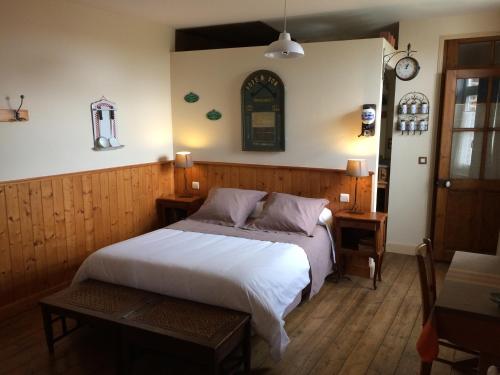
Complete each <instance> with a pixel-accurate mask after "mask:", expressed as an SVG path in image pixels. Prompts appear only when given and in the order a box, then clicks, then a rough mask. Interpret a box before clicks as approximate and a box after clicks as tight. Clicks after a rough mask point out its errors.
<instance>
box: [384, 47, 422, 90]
mask: <svg viewBox="0 0 500 375" xmlns="http://www.w3.org/2000/svg"><path fill="white" fill-rule="evenodd" d="M415 52H417V51H413V50H412V49H411V44H410V43H408V46H407V47H406V51H395V52H391V53H389V54H387V55H384V71H383V75H382V76H384V74H385V71H386V67H387V65H388V64H389V62H390V61H391V60H392V59H393V58H394V57H396V56H397V55H401V54H403V53H404V54H406V56H405V57H403V58H401V59H400V60H399V61H398V62H397V63H396V66H395V67H394V70H395V73H396V77H398V78H399V79H400V80H402V81H410V80H412V79H413V78H415V77H416V76H417V74H418V72H419V71H420V64H419V63H418V61H417V59H415V58H414V57H412V56H411V55H412V54H413V53H415Z"/></svg>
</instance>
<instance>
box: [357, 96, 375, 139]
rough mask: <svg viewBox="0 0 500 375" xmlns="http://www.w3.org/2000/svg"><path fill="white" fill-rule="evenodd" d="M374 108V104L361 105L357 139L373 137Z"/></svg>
mask: <svg viewBox="0 0 500 375" xmlns="http://www.w3.org/2000/svg"><path fill="white" fill-rule="evenodd" d="M376 108H377V106H376V105H375V104H363V109H362V110H361V134H359V135H358V137H361V136H365V137H370V136H373V135H375V119H376V117H377V112H376Z"/></svg>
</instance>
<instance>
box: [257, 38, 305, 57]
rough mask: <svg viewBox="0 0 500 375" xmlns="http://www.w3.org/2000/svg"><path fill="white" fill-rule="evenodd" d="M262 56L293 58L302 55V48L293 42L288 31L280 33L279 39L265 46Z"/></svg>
mask: <svg viewBox="0 0 500 375" xmlns="http://www.w3.org/2000/svg"><path fill="white" fill-rule="evenodd" d="M264 56H266V57H269V58H271V59H293V58H296V57H302V56H304V48H302V46H301V45H300V44H299V43H297V42H294V41H293V40H292V38H291V37H290V34H289V33H280V37H279V39H278V40H277V41H275V42H272V43H271V44H270V45H269V47H267V49H266V52H264Z"/></svg>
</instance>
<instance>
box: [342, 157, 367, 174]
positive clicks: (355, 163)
mask: <svg viewBox="0 0 500 375" xmlns="http://www.w3.org/2000/svg"><path fill="white" fill-rule="evenodd" d="M346 174H347V175H348V176H351V177H366V176H368V167H367V166H366V159H349V160H347V168H346Z"/></svg>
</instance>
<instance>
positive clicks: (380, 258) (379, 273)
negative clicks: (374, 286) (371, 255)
mask: <svg viewBox="0 0 500 375" xmlns="http://www.w3.org/2000/svg"><path fill="white" fill-rule="evenodd" d="M383 262H384V253H382V255H379V263H380V264H379V265H378V281H382V263H383Z"/></svg>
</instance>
